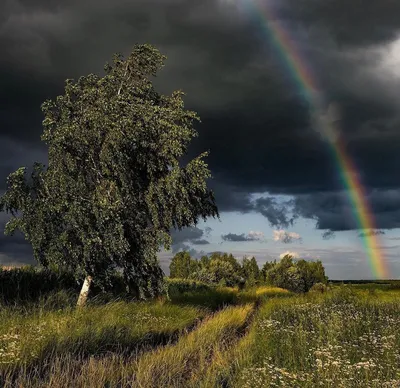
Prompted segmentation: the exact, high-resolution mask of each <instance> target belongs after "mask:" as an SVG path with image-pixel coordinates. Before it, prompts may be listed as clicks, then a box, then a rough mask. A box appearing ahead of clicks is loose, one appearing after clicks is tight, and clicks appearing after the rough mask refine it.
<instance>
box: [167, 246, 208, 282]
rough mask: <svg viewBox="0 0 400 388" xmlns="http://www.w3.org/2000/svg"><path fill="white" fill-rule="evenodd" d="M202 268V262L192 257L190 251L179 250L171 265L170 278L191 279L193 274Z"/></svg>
mask: <svg viewBox="0 0 400 388" xmlns="http://www.w3.org/2000/svg"><path fill="white" fill-rule="evenodd" d="M199 269H200V263H199V262H198V261H197V260H196V259H192V258H191V257H190V254H189V252H186V251H182V252H178V253H177V254H176V255H175V256H174V257H173V258H172V260H171V264H170V265H169V271H170V275H169V276H170V278H182V279H189V278H190V276H191V274H193V273H195V272H197V271H198V270H199Z"/></svg>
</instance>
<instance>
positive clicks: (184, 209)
mask: <svg viewBox="0 0 400 388" xmlns="http://www.w3.org/2000/svg"><path fill="white" fill-rule="evenodd" d="M165 59H166V57H164V56H163V55H161V54H160V52H159V51H158V50H157V49H155V48H154V47H152V46H150V45H136V46H134V48H133V51H132V53H131V54H130V55H129V56H128V58H127V59H124V57H123V56H122V55H120V54H115V55H114V57H113V61H112V64H108V63H107V64H106V66H105V67H104V70H105V75H104V76H103V77H100V76H98V75H95V74H90V75H88V76H86V77H81V78H79V80H78V81H74V80H71V79H68V80H67V81H66V83H65V93H64V94H63V95H61V96H58V97H57V98H56V99H55V100H54V101H52V100H48V101H46V102H44V103H43V104H42V111H43V113H44V120H43V127H44V131H43V134H42V137H41V138H42V140H43V141H44V142H45V143H46V144H47V146H48V166H47V167H46V166H44V165H42V164H39V163H35V164H34V167H33V172H32V174H31V176H30V179H27V172H26V168H25V167H21V168H19V169H18V170H17V171H15V172H14V173H12V174H10V176H9V177H8V179H7V182H8V188H7V191H6V192H5V194H4V195H3V196H2V197H1V198H0V211H7V212H8V213H10V214H11V219H10V221H9V222H8V223H7V225H6V228H5V233H6V234H13V233H14V232H15V231H16V230H20V231H22V232H23V233H24V235H25V238H26V239H27V240H29V241H30V243H31V244H32V247H33V252H34V256H35V258H36V260H37V261H38V262H39V263H40V264H41V265H43V266H45V267H48V266H49V265H50V264H52V265H57V266H62V267H64V268H67V269H69V270H71V271H73V272H74V273H75V276H76V278H77V280H78V281H80V282H82V291H81V295H80V297H79V301H78V305H84V304H85V302H86V298H87V294H88V292H89V290H90V285H91V282H92V281H93V282H95V283H97V284H99V285H100V286H101V287H103V288H104V287H106V286H107V285H108V284H109V282H110V278H111V274H112V273H113V272H114V271H115V269H116V268H120V269H122V272H123V276H124V280H125V282H126V285H127V287H128V288H129V291H130V292H131V293H133V294H134V295H136V296H137V297H139V298H146V297H151V296H155V295H157V294H159V293H160V292H161V290H162V287H163V272H162V270H161V268H160V266H159V262H158V260H157V252H158V251H159V250H160V247H161V246H164V247H165V249H169V248H170V245H171V236H170V231H171V229H172V228H175V229H179V230H180V229H182V228H184V227H188V226H192V225H196V224H197V222H198V220H199V219H200V218H202V219H204V220H206V218H207V217H209V216H213V217H215V216H217V217H219V215H218V209H217V207H216V204H215V200H214V195H213V192H212V191H211V190H209V189H208V188H207V183H206V181H207V179H208V178H210V177H211V175H210V171H209V169H208V166H207V164H206V163H205V161H204V158H205V157H206V156H207V154H208V152H205V153H203V154H201V155H199V156H198V157H196V158H194V159H193V160H191V161H190V162H189V163H187V164H186V165H185V166H183V167H182V166H181V165H182V163H180V161H181V158H182V156H184V155H185V154H186V153H187V147H188V145H189V143H190V141H191V140H192V138H193V137H195V136H197V132H196V131H195V129H194V126H193V125H194V122H195V121H199V118H198V116H197V115H196V113H194V112H192V111H189V110H186V109H185V108H184V103H183V95H184V93H182V92H181V91H176V92H173V93H172V95H171V96H164V95H160V94H159V93H157V92H156V90H155V88H154V87H153V84H152V81H151V77H153V76H156V74H157V72H158V71H159V70H160V69H161V68H162V67H163V64H164V60H165Z"/></svg>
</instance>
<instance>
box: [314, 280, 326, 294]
mask: <svg viewBox="0 0 400 388" xmlns="http://www.w3.org/2000/svg"><path fill="white" fill-rule="evenodd" d="M327 291H328V287H327V285H326V284H324V283H315V284H314V285H313V286H312V287H311V288H310V292H318V293H320V294H323V293H325V292H327Z"/></svg>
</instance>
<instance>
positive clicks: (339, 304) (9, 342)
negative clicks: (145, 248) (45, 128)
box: [0, 283, 400, 388]
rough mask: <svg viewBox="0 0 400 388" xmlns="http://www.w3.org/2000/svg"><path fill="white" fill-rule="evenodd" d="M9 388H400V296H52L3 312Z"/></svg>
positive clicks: (0, 366) (182, 292)
mask: <svg viewBox="0 0 400 388" xmlns="http://www.w3.org/2000/svg"><path fill="white" fill-rule="evenodd" d="M0 322H1V323H0V386H2V387H3V386H4V387H82V388H83V387H89V386H90V387H95V388H96V387H131V386H132V387H193V388H194V387H332V388H333V387H400V287H398V284H397V285H396V284H395V283H392V284H390V285H385V284H359V285H338V284H335V285H333V286H332V287H330V289H329V290H328V292H326V293H308V294H306V295H296V294H292V293H290V292H288V291H286V290H282V289H279V288H272V287H265V286H264V287H259V288H257V289H252V290H246V291H239V290H238V289H235V288H226V287H225V288H219V289H208V288H204V287H203V288H202V287H201V286H198V287H197V286H196V288H195V289H194V290H190V289H185V288H181V289H179V287H178V288H176V289H175V291H174V292H172V293H171V295H170V300H167V299H166V298H160V299H159V300H157V301H151V302H146V303H138V302H136V303H135V302H128V301H122V300H120V301H114V302H109V303H107V304H100V303H97V304H96V303H92V304H91V305H89V306H88V307H87V308H85V309H84V310H81V311H79V310H75V309H74V308H73V304H72V303H70V300H69V299H68V296H67V295H62V293H61V294H60V293H58V294H55V295H53V296H51V297H50V298H47V299H44V300H42V301H41V302H40V303H37V304H35V305H32V306H31V307H24V308H19V307H18V306H15V307H3V308H1V309H0Z"/></svg>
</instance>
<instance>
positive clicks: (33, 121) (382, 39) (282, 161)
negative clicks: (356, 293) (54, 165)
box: [0, 0, 400, 279]
mask: <svg viewBox="0 0 400 388" xmlns="http://www.w3.org/2000/svg"><path fill="white" fill-rule="evenodd" d="M266 10H268V13H267V12H266ZM399 14H400V2H398V1H393V0H381V1H347V0H346V1H345V0H325V1H317V0H279V1H278V0H273V1H272V0H237V1H234V0H231V1H228V0H225V1H218V0H202V1H192V0H130V1H126V0H114V1H112V2H109V1H104V0H96V1H94V0H85V1H77V0H74V1H63V2H61V1H48V0H47V1H46V0H22V1H16V0H5V1H2V2H1V3H0V50H1V55H0V194H2V193H3V192H4V190H5V188H6V177H7V176H8V174H10V173H11V172H13V171H14V170H15V169H17V168H18V167H21V166H31V165H32V164H33V162H34V161H40V162H43V163H45V164H46V163H47V150H46V147H45V146H44V144H42V142H41V140H40V135H41V133H42V125H41V121H42V119H43V117H42V112H41V110H40V105H41V103H42V102H44V101H45V100H46V99H54V98H56V97H57V95H60V94H62V93H63V90H64V81H65V79H67V78H75V79H77V78H79V77H80V76H83V75H88V74H90V73H97V74H103V66H104V64H105V63H106V62H107V61H110V60H111V56H112V54H113V53H115V52H121V53H123V54H124V55H128V54H129V53H130V51H131V49H132V47H133V45H134V44H136V43H150V44H153V45H155V46H156V47H157V48H158V49H159V50H160V51H161V52H162V53H163V54H165V55H166V56H167V57H168V59H167V61H166V64H165V65H166V66H165V68H164V69H163V70H162V71H161V72H160V74H159V76H158V77H157V79H156V80H155V82H154V84H155V85H156V87H157V89H158V91H159V92H161V93H164V94H170V93H171V92H172V91H173V90H177V89H182V90H183V91H185V92H186V94H187V96H186V100H185V101H186V107H187V108H189V109H191V110H195V111H196V112H197V113H198V114H199V116H200V118H201V120H202V123H201V124H198V125H196V129H197V131H198V132H199V137H198V138H196V139H195V140H194V141H193V143H192V144H191V147H190V150H189V154H188V155H187V157H186V160H190V159H191V158H193V157H194V156H197V155H198V154H199V153H201V152H203V151H205V150H210V151H211V153H210V156H209V157H208V164H209V167H210V169H211V172H212V175H213V179H212V180H210V181H209V187H211V188H212V189H213V190H214V192H215V196H216V201H217V205H218V208H219V211H220V214H221V221H218V220H215V219H210V220H208V221H207V222H205V223H204V222H201V223H200V224H199V225H197V227H193V228H189V229H187V230H183V231H181V232H176V231H172V236H173V242H174V244H173V246H172V250H171V251H170V252H164V251H162V252H160V260H161V263H162V266H163V268H164V269H165V270H166V271H167V272H168V270H167V268H168V260H169V258H170V257H171V256H172V255H173V254H174V253H176V252H178V251H180V250H183V249H186V250H189V251H190V252H191V254H193V255H194V256H200V255H202V254H207V253H210V252H215V251H223V252H231V253H233V254H234V255H235V256H236V257H238V258H239V257H240V258H241V257H243V256H245V255H251V256H255V257H256V258H257V260H258V262H259V264H260V265H262V264H263V263H264V262H265V261H266V260H271V259H279V257H280V255H281V254H282V253H284V252H287V251H288V252H292V253H293V254H295V255H298V256H299V257H303V258H306V259H310V260H311V259H321V260H322V262H323V263H324V265H325V267H326V270H327V274H328V276H329V277H330V278H332V279H360V278H373V272H372V271H371V268H370V267H369V264H368V256H367V254H366V250H365V247H364V243H363V241H364V238H365V236H367V237H368V236H369V235H371V234H374V235H376V237H377V238H378V239H379V241H380V244H381V247H380V249H381V250H382V253H383V254H384V257H385V259H386V261H387V264H388V267H389V274H390V277H391V278H400V257H399V253H400V175H399V168H400V152H399V150H400V18H399V17H398V15H399ZM268 23H270V26H280V27H279V28H281V29H282V30H284V31H285V33H286V34H287V36H289V37H290V40H291V46H292V47H295V48H296V50H297V51H298V53H299V55H300V58H301V61H302V63H303V64H304V65H305V66H306V67H307V69H308V70H309V72H310V73H311V74H312V77H313V79H315V80H316V81H317V82H318V85H319V87H320V91H321V93H322V94H323V95H324V98H325V99H326V101H328V102H334V103H335V104H336V105H337V106H338V107H339V108H340V123H339V124H340V125H339V129H340V136H341V138H342V139H343V142H344V144H345V149H346V153H347V154H348V155H349V157H350V158H351V159H352V161H353V162H354V164H355V166H356V173H357V179H359V180H360V181H361V182H362V184H363V186H364V193H365V199H366V201H367V203H368V204H369V206H370V208H371V210H372V213H373V215H374V218H375V227H376V228H375V229H373V230H360V229H359V224H358V223H357V221H356V219H355V217H354V211H353V210H354V205H353V204H352V202H351V201H349V195H348V194H349V193H348V190H347V187H346V185H344V184H343V180H342V175H341V171H340V170H339V167H338V163H337V161H336V160H335V157H334V155H333V154H332V148H331V147H330V146H329V144H327V142H326V140H325V139H324V138H323V137H322V136H320V134H319V133H318V131H315V127H314V126H313V116H312V113H313V112H312V109H311V108H310V106H309V105H308V104H307V102H306V101H305V100H304V98H303V94H304V90H302V89H303V88H302V86H301V84H299V82H298V80H296V77H295V75H294V73H293V71H291V70H290V68H289V67H288V66H287V63H285V61H284V60H283V59H282V55H281V54H282V53H281V52H280V50H279V48H277V46H276V44H274V39H273V37H272V36H271V34H270V33H269V32H268V27H267V25H268ZM7 219H8V216H7V215H6V214H0V229H3V227H4V224H5V222H6V220H7ZM32 262H33V258H32V252H31V248H30V246H29V244H28V243H27V242H26V241H25V240H24V238H23V236H22V235H19V234H16V235H15V236H12V237H6V236H4V235H3V234H2V233H1V234H0V263H4V264H19V263H32Z"/></svg>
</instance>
